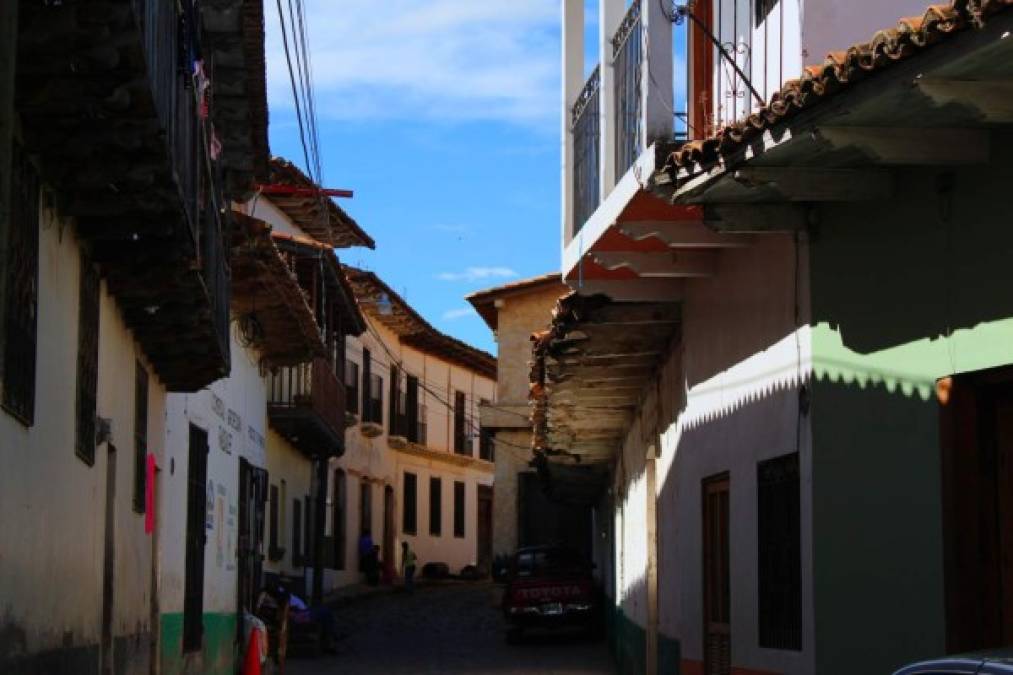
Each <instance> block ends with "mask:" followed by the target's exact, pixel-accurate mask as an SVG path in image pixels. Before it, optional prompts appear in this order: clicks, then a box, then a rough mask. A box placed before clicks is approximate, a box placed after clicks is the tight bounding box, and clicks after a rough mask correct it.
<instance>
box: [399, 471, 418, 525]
mask: <svg viewBox="0 0 1013 675" xmlns="http://www.w3.org/2000/svg"><path fill="white" fill-rule="evenodd" d="M403 496H404V506H403V508H402V509H401V511H402V513H401V515H402V522H401V531H402V532H404V533H405V534H415V533H416V532H417V531H418V528H417V524H418V516H417V509H418V483H417V479H416V477H415V474H413V473H408V472H407V471H406V472H405V475H404V493H403Z"/></svg>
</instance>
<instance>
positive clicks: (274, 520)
mask: <svg viewBox="0 0 1013 675" xmlns="http://www.w3.org/2000/svg"><path fill="white" fill-rule="evenodd" d="M270 492H271V504H270V507H269V508H270V510H269V512H268V520H269V521H270V522H269V523H268V524H269V526H270V528H271V531H270V533H269V538H268V542H269V543H268V550H267V558H268V560H271V561H272V562H277V561H278V560H281V559H282V558H284V557H285V549H284V548H279V547H278V542H279V541H281V530H280V529H279V523H280V518H279V514H280V512H281V504H282V500H283V499H284V497H283V496H281V497H279V495H278V486H277V485H272V486H271V489H270Z"/></svg>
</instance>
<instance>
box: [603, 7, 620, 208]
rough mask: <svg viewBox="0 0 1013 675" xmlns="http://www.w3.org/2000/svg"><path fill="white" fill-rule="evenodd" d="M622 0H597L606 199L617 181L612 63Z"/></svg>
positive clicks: (604, 190)
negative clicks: (613, 40)
mask: <svg viewBox="0 0 1013 675" xmlns="http://www.w3.org/2000/svg"><path fill="white" fill-rule="evenodd" d="M625 4H626V3H625V2H624V1H623V0H599V2H598V49H599V54H598V63H600V64H601V83H600V85H599V89H598V105H599V110H598V124H599V129H600V133H601V140H600V141H599V145H598V147H599V149H600V151H601V152H600V153H599V157H600V161H601V170H600V171H599V173H598V181H599V183H598V188H599V192H598V194H600V195H601V201H603V202H604V201H605V198H606V197H608V195H609V192H611V191H612V188H613V187H615V184H616V94H615V86H616V78H615V67H614V66H613V64H612V36H613V35H615V32H616V29H618V28H619V22H621V21H622V20H623V16H624V15H625V14H626V7H625Z"/></svg>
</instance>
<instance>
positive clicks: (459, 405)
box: [454, 391, 471, 455]
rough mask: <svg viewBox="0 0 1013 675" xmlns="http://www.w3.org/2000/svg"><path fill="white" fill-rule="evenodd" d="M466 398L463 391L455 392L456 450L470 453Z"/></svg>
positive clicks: (461, 452)
mask: <svg viewBox="0 0 1013 675" xmlns="http://www.w3.org/2000/svg"><path fill="white" fill-rule="evenodd" d="M464 405H465V399H464V392H463V391H455V392H454V452H456V453H457V454H459V455H470V454H471V448H470V447H469V444H468V435H467V433H466V432H465V419H466V418H465V408H464Z"/></svg>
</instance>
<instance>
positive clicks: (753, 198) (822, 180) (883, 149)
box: [649, 0, 1013, 232]
mask: <svg viewBox="0 0 1013 675" xmlns="http://www.w3.org/2000/svg"><path fill="white" fill-rule="evenodd" d="M969 4H974V3H969V2H966V1H962V2H961V1H958V2H955V3H954V4H953V6H952V7H945V6H938V7H934V8H932V9H930V11H929V13H928V14H927V15H926V17H924V18H922V19H921V21H920V22H914V21H912V20H906V21H904V22H902V23H901V25H900V27H898V29H896V30H893V31H883V32H881V33H880V34H877V36H876V37H875V38H874V39H873V41H871V42H870V43H867V44H865V45H855V46H853V47H852V48H851V49H850V50H848V51H847V52H842V53H838V54H831V55H830V56H828V58H827V61H826V62H825V63H824V64H823V66H820V67H814V68H810V69H809V70H808V71H807V73H806V76H804V77H803V78H801V79H799V80H795V81H792V82H789V83H786V84H785V86H784V88H783V89H782V91H781V93H780V94H779V96H776V97H775V100H774V101H773V102H772V103H771V104H770V106H768V107H766V108H764V109H761V110H760V111H758V112H757V113H755V114H754V115H751V116H750V117H749V118H747V119H745V120H743V121H741V122H739V123H738V124H736V125H733V126H731V127H728V128H726V129H725V130H723V131H722V133H721V134H719V135H718V136H716V137H714V138H712V139H708V140H706V141H697V142H693V143H688V144H681V145H674V144H672V145H669V146H668V147H662V148H659V149H658V150H657V154H659V155H667V156H666V157H665V158H664V159H659V161H658V164H659V166H658V170H657V171H655V173H654V174H652V176H651V178H650V181H649V189H651V190H652V192H654V193H655V194H656V195H658V196H660V197H662V198H664V199H666V200H667V201H670V202H672V203H673V204H683V205H698V206H700V207H701V208H702V212H703V220H704V222H705V223H706V224H707V225H708V226H709V227H710V228H712V229H714V230H717V231H723V232H748V231H757V232H766V231H771V230H772V229H780V230H791V229H800V228H803V227H805V226H806V225H807V224H808V222H809V219H810V215H811V214H810V209H809V207H810V206H811V205H814V204H820V203H826V202H852V201H865V200H883V199H889V198H890V196H891V194H892V192H893V189H894V184H895V180H894V176H895V173H896V172H897V171H899V170H903V169H905V168H910V167H940V168H946V167H959V166H967V165H982V164H986V163H988V162H989V161H990V160H991V154H992V137H993V134H994V133H995V131H996V130H997V129H999V128H1001V127H1003V126H1006V127H1007V128H1008V126H1009V125H1011V124H1013V11H1002V10H1006V9H1008V8H1013V2H1011V0H991V1H990V2H989V1H988V0H986V1H985V2H980V3H977V4H979V5H981V6H982V7H983V8H984V9H982V10H981V11H982V14H981V16H979V17H978V19H977V24H976V23H974V21H972V19H971V18H968V17H970V15H969V14H968V12H969V11H970V10H967V9H960V11H958V9H959V8H956V6H957V5H969ZM947 12H950V13H952V17H953V18H948V17H950V16H951V15H950V14H948V13H947ZM965 15H967V16H965ZM778 102H780V105H777V103H778Z"/></svg>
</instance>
